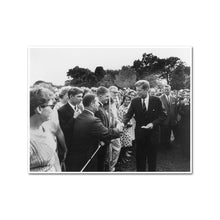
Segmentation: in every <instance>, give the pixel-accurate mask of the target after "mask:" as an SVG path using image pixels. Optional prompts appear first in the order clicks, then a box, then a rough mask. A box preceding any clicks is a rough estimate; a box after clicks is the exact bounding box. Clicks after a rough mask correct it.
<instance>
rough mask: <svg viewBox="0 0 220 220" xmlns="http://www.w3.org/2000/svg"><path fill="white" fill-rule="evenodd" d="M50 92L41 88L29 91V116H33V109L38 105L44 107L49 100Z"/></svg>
mask: <svg viewBox="0 0 220 220" xmlns="http://www.w3.org/2000/svg"><path fill="white" fill-rule="evenodd" d="M51 96H52V92H51V91H50V90H49V89H47V88H43V87H35V88H33V89H31V90H30V116H32V115H34V114H35V109H36V108H37V107H38V106H40V105H45V104H47V103H48V102H49V100H50V99H51Z"/></svg>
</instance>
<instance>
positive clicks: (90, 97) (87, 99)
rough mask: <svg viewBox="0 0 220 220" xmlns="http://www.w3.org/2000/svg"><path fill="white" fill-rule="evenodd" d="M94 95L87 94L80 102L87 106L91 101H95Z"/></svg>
mask: <svg viewBox="0 0 220 220" xmlns="http://www.w3.org/2000/svg"><path fill="white" fill-rule="evenodd" d="M95 98H96V96H95V95H94V94H87V95H85V96H84V97H83V100H82V103H83V105H84V107H89V106H90V105H91V103H92V102H94V101H95Z"/></svg>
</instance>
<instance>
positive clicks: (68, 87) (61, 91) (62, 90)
mask: <svg viewBox="0 0 220 220" xmlns="http://www.w3.org/2000/svg"><path fill="white" fill-rule="evenodd" d="M70 88H71V87H70V86H64V87H62V88H61V89H60V92H59V97H60V98H61V99H62V98H63V97H64V96H65V95H66V94H67V93H68V91H69V89H70Z"/></svg>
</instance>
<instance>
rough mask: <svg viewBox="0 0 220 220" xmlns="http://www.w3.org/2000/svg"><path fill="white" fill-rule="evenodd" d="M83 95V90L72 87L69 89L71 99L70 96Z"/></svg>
mask: <svg viewBox="0 0 220 220" xmlns="http://www.w3.org/2000/svg"><path fill="white" fill-rule="evenodd" d="M81 93H82V94H83V90H82V89H80V88H78V87H72V88H70V89H69V91H68V97H69V98H70V96H71V95H72V96H75V95H78V94H81Z"/></svg>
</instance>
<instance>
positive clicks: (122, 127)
mask: <svg viewBox="0 0 220 220" xmlns="http://www.w3.org/2000/svg"><path fill="white" fill-rule="evenodd" d="M124 126H125V125H124V123H121V122H119V123H118V124H117V126H116V129H117V130H118V131H119V132H120V133H122V132H123V129H124Z"/></svg>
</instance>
